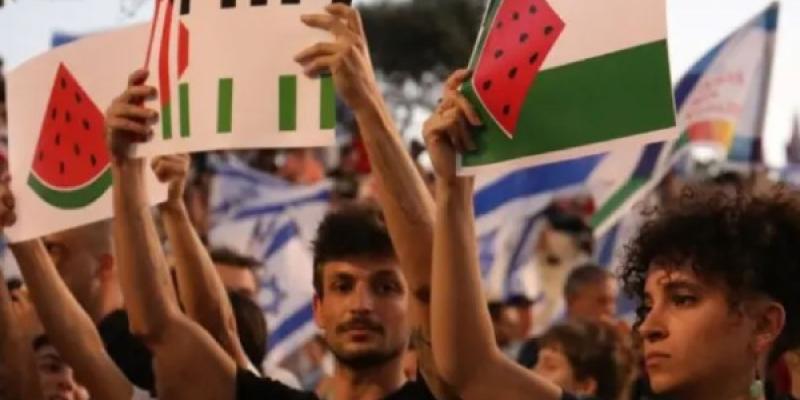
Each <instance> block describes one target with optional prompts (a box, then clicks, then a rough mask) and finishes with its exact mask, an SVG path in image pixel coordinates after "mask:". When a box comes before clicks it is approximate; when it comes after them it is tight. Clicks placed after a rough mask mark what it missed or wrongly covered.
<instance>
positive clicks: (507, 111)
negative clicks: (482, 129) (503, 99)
mask: <svg viewBox="0 0 800 400" xmlns="http://www.w3.org/2000/svg"><path fill="white" fill-rule="evenodd" d="M508 114H511V106H510V105H508V104H506V105H505V106H503V115H508Z"/></svg>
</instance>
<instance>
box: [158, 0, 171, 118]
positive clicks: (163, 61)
mask: <svg viewBox="0 0 800 400" xmlns="http://www.w3.org/2000/svg"><path fill="white" fill-rule="evenodd" d="M164 1H167V9H166V11H165V12H164V31H163V32H162V34H161V49H160V52H159V56H158V81H159V89H160V91H161V106H162V107H163V106H166V105H167V104H169V103H170V102H171V99H172V93H171V91H170V87H169V85H170V82H169V39H170V33H171V32H172V8H173V6H174V4H175V3H174V2H173V1H172V0H164Z"/></svg>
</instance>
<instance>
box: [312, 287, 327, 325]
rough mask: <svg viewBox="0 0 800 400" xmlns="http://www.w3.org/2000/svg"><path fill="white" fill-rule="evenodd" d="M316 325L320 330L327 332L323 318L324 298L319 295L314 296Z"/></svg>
mask: <svg viewBox="0 0 800 400" xmlns="http://www.w3.org/2000/svg"><path fill="white" fill-rule="evenodd" d="M313 307H314V323H316V324H317V328H319V329H320V330H323V331H324V330H325V324H324V322H325V320H324V318H323V316H322V298H321V297H320V296H319V295H318V294H316V293H315V294H314V302H313Z"/></svg>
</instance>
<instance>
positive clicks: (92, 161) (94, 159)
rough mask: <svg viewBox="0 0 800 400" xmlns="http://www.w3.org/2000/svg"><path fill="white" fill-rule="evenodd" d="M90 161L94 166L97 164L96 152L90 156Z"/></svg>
mask: <svg viewBox="0 0 800 400" xmlns="http://www.w3.org/2000/svg"><path fill="white" fill-rule="evenodd" d="M89 161H90V162H91V163H92V166H93V167H94V166H95V165H97V159H96V158H95V157H94V154H92V155H91V156H89Z"/></svg>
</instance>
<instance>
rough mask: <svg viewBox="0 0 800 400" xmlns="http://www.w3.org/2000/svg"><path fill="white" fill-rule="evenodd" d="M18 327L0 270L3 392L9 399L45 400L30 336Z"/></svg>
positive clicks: (0, 337) (0, 347)
mask: <svg viewBox="0 0 800 400" xmlns="http://www.w3.org/2000/svg"><path fill="white" fill-rule="evenodd" d="M21 328H22V327H21V326H20V325H19V321H17V317H16V313H15V311H14V307H13V305H12V299H11V294H10V293H9V291H8V286H6V280H5V276H4V275H3V271H2V268H0V360H2V367H3V372H4V375H3V377H2V379H3V384H4V388H5V390H6V391H5V392H4V393H3V394H4V395H6V396H8V398H9V400H27V399H32V400H44V397H43V396H42V391H41V389H40V387H39V379H38V375H37V373H36V362H35V359H34V356H33V337H31V336H30V335H28V334H27V332H24V330H23V329H21Z"/></svg>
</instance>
